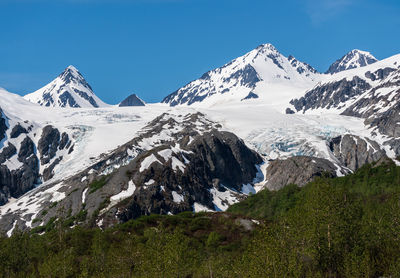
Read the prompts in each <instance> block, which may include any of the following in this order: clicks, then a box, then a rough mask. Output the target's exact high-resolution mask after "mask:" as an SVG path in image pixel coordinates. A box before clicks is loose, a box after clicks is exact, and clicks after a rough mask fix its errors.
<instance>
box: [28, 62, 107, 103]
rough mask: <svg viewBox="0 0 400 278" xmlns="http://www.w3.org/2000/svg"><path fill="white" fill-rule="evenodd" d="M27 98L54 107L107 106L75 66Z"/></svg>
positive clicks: (68, 68)
mask: <svg viewBox="0 0 400 278" xmlns="http://www.w3.org/2000/svg"><path fill="white" fill-rule="evenodd" d="M24 98H25V99H27V100H29V101H31V102H34V103H37V104H40V105H42V106H52V107H73V108H78V107H81V108H84V107H106V106H108V105H107V104H106V103H104V102H103V101H101V100H100V99H99V98H98V97H97V96H96V95H95V94H94V92H93V90H92V87H90V85H89V84H88V83H87V82H86V80H85V78H84V77H83V76H82V74H81V73H80V72H79V71H78V70H77V69H76V68H75V67H74V66H69V67H67V68H66V69H65V70H64V71H63V73H61V74H60V75H59V76H58V77H57V78H56V79H54V80H53V81H52V82H50V83H49V84H47V85H46V86H44V87H43V88H41V89H39V90H37V91H35V92H33V93H30V94H27V95H26V96H24Z"/></svg>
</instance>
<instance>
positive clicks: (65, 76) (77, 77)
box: [59, 65, 86, 83]
mask: <svg viewBox="0 0 400 278" xmlns="http://www.w3.org/2000/svg"><path fill="white" fill-rule="evenodd" d="M59 77H60V79H61V80H63V81H64V82H65V83H70V82H71V81H75V82H77V83H86V81H85V79H84V78H83V76H82V74H81V73H80V72H79V70H78V69H77V68H76V67H74V66H72V65H71V66H68V67H67V68H65V70H64V71H63V72H62V73H61V74H60V75H59Z"/></svg>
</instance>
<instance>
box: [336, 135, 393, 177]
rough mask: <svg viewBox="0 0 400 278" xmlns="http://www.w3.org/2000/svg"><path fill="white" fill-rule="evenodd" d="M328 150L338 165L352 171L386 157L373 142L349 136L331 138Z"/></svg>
mask: <svg viewBox="0 0 400 278" xmlns="http://www.w3.org/2000/svg"><path fill="white" fill-rule="evenodd" d="M330 149H331V151H332V153H333V154H334V155H335V157H336V158H337V159H338V160H339V161H340V163H341V164H342V165H344V166H345V167H347V168H349V169H350V170H352V171H355V170H357V169H359V168H360V167H362V166H363V165H365V164H367V163H372V162H375V161H378V160H380V159H382V158H385V157H386V154H385V152H384V151H383V150H382V149H381V148H380V146H379V145H378V143H376V142H375V141H372V140H369V139H368V138H365V139H364V138H360V137H359V136H355V135H350V134H346V135H344V136H343V137H342V136H340V137H336V138H333V139H332V141H331V142H330Z"/></svg>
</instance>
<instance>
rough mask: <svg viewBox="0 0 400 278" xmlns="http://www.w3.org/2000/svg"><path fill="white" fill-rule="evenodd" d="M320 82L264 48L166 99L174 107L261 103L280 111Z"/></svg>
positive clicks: (301, 65)
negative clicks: (286, 104) (283, 106)
mask: <svg viewBox="0 0 400 278" xmlns="http://www.w3.org/2000/svg"><path fill="white" fill-rule="evenodd" d="M319 80H320V74H319V73H318V72H317V71H316V70H315V69H314V68H312V67H311V66H310V65H308V64H306V63H303V62H300V61H298V60H297V59H296V58H294V57H293V56H289V57H285V56H283V55H282V54H281V53H280V52H279V51H278V50H277V49H276V48H275V47H274V46H273V45H271V44H263V45H260V46H259V47H257V48H256V49H254V50H253V51H250V52H249V53H247V54H245V55H244V56H242V57H239V58H237V59H235V60H233V61H231V62H229V63H228V64H226V65H224V66H222V67H220V68H217V69H214V70H212V71H209V72H207V73H205V74H204V75H203V76H202V77H201V78H200V79H197V80H195V81H193V82H190V83H189V84H187V85H186V86H184V87H182V88H181V89H179V90H177V91H176V92H174V93H172V94H170V95H169V96H167V97H166V98H164V100H163V103H167V104H169V105H171V106H176V105H182V104H185V105H194V106H197V107H211V106H217V105H224V104H227V103H240V102H244V101H246V102H247V101H251V100H254V99H257V102H258V103H260V102H262V103H270V104H272V105H275V106H276V107H277V108H278V109H280V108H282V107H281V105H280V104H283V103H287V101H289V100H290V99H291V98H293V97H294V96H298V95H301V94H302V93H303V92H304V91H305V90H306V89H307V88H310V87H312V86H313V85H315V84H316V83H317V82H318V81H319Z"/></svg>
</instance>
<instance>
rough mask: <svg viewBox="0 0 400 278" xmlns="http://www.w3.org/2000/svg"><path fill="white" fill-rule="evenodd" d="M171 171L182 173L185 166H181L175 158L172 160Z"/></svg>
mask: <svg viewBox="0 0 400 278" xmlns="http://www.w3.org/2000/svg"><path fill="white" fill-rule="evenodd" d="M171 159H172V169H174V171H175V172H176V170H179V171H181V172H182V173H183V172H184V171H185V168H186V166H185V164H183V163H182V162H181V161H180V160H179V159H177V158H176V157H175V156H173V157H172V158H171Z"/></svg>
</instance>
